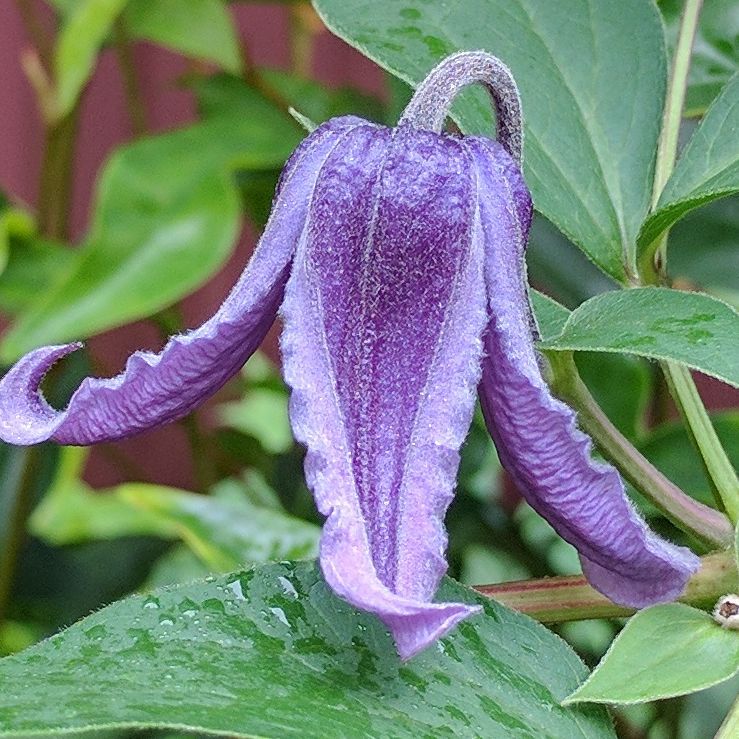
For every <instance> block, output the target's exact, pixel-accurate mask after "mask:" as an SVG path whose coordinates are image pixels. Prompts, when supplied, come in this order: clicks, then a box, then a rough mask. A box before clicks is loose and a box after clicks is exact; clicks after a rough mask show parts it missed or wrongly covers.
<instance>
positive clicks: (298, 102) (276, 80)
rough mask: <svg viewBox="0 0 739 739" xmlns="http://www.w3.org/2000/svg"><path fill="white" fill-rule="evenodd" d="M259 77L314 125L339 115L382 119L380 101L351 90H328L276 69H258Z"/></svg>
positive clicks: (383, 114) (312, 81)
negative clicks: (313, 122)
mask: <svg viewBox="0 0 739 739" xmlns="http://www.w3.org/2000/svg"><path fill="white" fill-rule="evenodd" d="M260 74H261V76H262V77H263V78H264V81H265V82H266V83H267V84H268V85H269V87H271V88H272V89H274V90H275V91H276V92H277V93H278V94H279V95H280V97H282V98H283V99H284V100H285V101H286V102H287V103H289V104H290V105H291V106H293V107H295V108H297V109H299V110H300V112H301V113H303V114H304V115H305V116H306V117H307V118H309V119H310V120H311V121H315V122H316V123H323V122H324V121H327V120H328V119H329V118H334V117H336V116H340V115H357V116H360V117H361V118H368V119H370V120H373V121H384V119H385V110H384V107H383V105H382V102H381V101H380V100H378V99H377V98H376V97H374V96H372V95H366V94H364V93H361V92H359V91H358V90H355V89H354V88H351V87H339V88H336V89H331V88H328V87H326V86H325V85H321V84H319V83H318V82H316V81H315V80H309V79H305V78H302V77H298V76H296V75H294V74H291V73H290V72H285V71H283V70H279V69H262V70H260Z"/></svg>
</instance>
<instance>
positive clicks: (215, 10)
mask: <svg viewBox="0 0 739 739" xmlns="http://www.w3.org/2000/svg"><path fill="white" fill-rule="evenodd" d="M123 20H124V23H125V27H126V31H127V33H129V34H130V35H131V36H132V37H134V38H139V39H147V40H149V41H154V42H156V43H158V44H162V45H163V46H168V47H170V48H172V49H175V50H176V51H180V52H182V53H184V54H187V55H188V56H193V57H196V58H199V59H208V60H210V61H213V62H216V63H217V64H220V65H221V66H222V67H223V68H224V69H227V70H228V71H229V72H233V73H234V74H238V73H239V72H240V70H241V53H240V51H239V39H238V37H237V34H236V29H235V28H234V25H233V21H232V20H231V16H230V14H229V12H228V8H227V7H226V5H225V4H224V3H223V1H222V0H128V5H127V7H126V10H125V13H124V16H123Z"/></svg>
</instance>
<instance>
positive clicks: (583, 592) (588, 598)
mask: <svg viewBox="0 0 739 739" xmlns="http://www.w3.org/2000/svg"><path fill="white" fill-rule="evenodd" d="M737 580H738V576H737V571H736V567H735V565H734V562H733V560H732V556H731V553H730V552H720V553H717V554H709V555H707V556H705V557H702V558H701V567H700V570H698V572H696V573H695V575H693V577H692V578H691V579H690V581H689V582H688V585H687V587H686V588H685V592H684V593H683V595H682V596H681V597H680V598H679V600H680V602H682V603H687V604H689V605H692V606H697V607H702V608H710V607H711V606H712V605H713V603H714V602H715V600H716V598H718V597H720V596H721V595H722V594H723V593H726V592H727V591H730V590H734V589H735V588H736V587H737ZM474 588H475V590H477V591H478V592H479V593H482V594H483V595H486V596H488V597H489V598H494V599H495V600H497V601H499V602H501V603H503V605H506V606H508V607H509V608H513V609H514V610H516V611H520V612H521V613H526V614H527V615H529V616H531V617H532V618H535V619H536V620H537V621H541V622H542V623H556V622H563V621H580V620H585V619H592V618H620V617H623V616H630V615H631V614H632V613H634V609H633V608H624V607H623V606H619V605H616V604H615V603H613V602H612V601H610V600H609V599H608V598H606V597H605V595H601V594H600V593H599V592H598V591H597V590H595V589H593V588H592V587H591V586H590V585H589V584H588V582H587V580H586V579H585V578H584V577H583V576H582V575H578V576H571V577H545V578H542V579H540V580H521V581H518V582H506V583H500V584H497V585H475V586H474ZM727 736H728V735H727Z"/></svg>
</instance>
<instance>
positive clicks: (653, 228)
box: [639, 73, 739, 249]
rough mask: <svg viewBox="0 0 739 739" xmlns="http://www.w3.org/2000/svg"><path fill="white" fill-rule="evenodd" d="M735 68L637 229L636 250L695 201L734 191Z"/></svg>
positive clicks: (738, 157) (738, 99)
mask: <svg viewBox="0 0 739 739" xmlns="http://www.w3.org/2000/svg"><path fill="white" fill-rule="evenodd" d="M737 129H739V73H737V74H735V75H734V77H732V79H731V80H730V81H729V82H728V83H727V84H726V86H725V87H724V89H723V90H722V92H721V94H720V95H719V96H718V97H717V98H716V99H715V100H714V101H713V103H712V104H711V107H710V108H709V109H708V111H707V112H706V115H705V117H704V118H703V120H702V121H701V123H700V125H699V126H698V128H697V129H696V130H695V132H694V133H693V135H692V136H691V138H690V141H689V142H688V143H687V145H686V146H685V148H684V149H683V151H682V153H681V154H680V159H679V160H678V162H677V164H676V165H675V171H674V172H673V173H672V175H671V177H670V179H669V180H668V181H667V184H666V185H665V189H664V190H663V191H662V195H661V196H660V199H659V202H658V203H657V208H656V210H655V212H654V213H653V214H652V215H651V216H650V217H649V219H648V220H647V222H646V223H645V224H644V226H643V228H642V230H641V233H640V234H639V247H640V249H647V248H648V247H649V245H650V244H652V242H653V241H654V240H655V239H656V238H657V237H658V236H659V235H660V234H661V233H662V232H663V231H664V230H665V229H666V228H669V227H670V226H671V225H672V224H673V223H675V221H677V220H679V219H680V218H682V217H683V216H684V215H685V214H686V213H688V212H689V211H691V210H693V209H694V208H697V207H698V206H699V205H703V204H704V203H708V202H710V201H712V200H716V199H717V198H722V197H725V196H726V195H731V194H732V193H736V192H739V147H737V145H736V132H737Z"/></svg>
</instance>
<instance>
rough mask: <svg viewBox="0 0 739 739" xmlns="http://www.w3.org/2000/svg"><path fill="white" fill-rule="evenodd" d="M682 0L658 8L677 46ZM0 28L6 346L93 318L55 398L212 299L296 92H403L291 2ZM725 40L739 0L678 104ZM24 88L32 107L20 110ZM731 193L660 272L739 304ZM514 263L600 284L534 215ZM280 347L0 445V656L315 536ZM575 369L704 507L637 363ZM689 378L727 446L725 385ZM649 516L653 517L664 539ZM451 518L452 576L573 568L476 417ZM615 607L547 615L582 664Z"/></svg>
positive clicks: (111, 6) (17, 9) (726, 72)
mask: <svg viewBox="0 0 739 739" xmlns="http://www.w3.org/2000/svg"><path fill="white" fill-rule="evenodd" d="M81 5H84V6H85V7H83V8H82V10H80V6H81ZM87 6H89V7H87ZM680 7H681V3H680V2H678V1H677V0H675V1H674V2H673V0H667V1H665V2H662V3H660V8H661V10H662V12H663V13H664V18H665V22H666V27H667V32H668V33H667V37H668V42H669V43H670V44H674V39H675V33H676V31H675V28H676V22H677V18H678V16H679V12H680ZM0 36H2V43H1V45H2V47H3V53H4V54H5V56H4V57H3V60H4V70H5V71H4V72H3V75H4V76H5V78H6V79H5V81H4V84H5V87H4V89H3V99H4V100H5V101H6V105H5V106H4V108H3V111H2V113H0V140H1V141H2V144H3V148H2V152H3V156H0V186H1V187H2V192H0V311H1V312H2V317H3V326H4V328H5V330H4V332H3V334H2V338H1V339H0V361H2V363H3V365H5V366H7V365H8V364H10V363H12V362H13V361H14V360H15V359H16V358H17V357H18V356H19V355H21V354H22V353H23V352H25V351H27V350H29V349H31V348H34V347H35V346H38V345H40V344H45V343H58V342H61V341H65V340H69V339H79V338H90V337H97V338H95V339H94V340H93V341H92V342H91V343H90V345H89V347H88V349H87V351H86V352H85V353H81V354H79V355H75V356H74V357H73V358H71V359H70V360H68V361H66V362H65V363H64V364H63V366H61V367H59V368H58V369H56V370H55V372H54V373H53V375H52V376H51V377H50V378H49V380H48V382H47V386H46V389H47V392H48V394H49V396H50V398H51V400H52V402H54V403H55V404H60V405H61V404H63V403H64V401H65V398H67V397H68V396H69V394H70V392H71V391H72V390H73V389H74V387H76V384H77V383H78V382H79V380H80V379H81V378H82V377H83V376H84V375H86V374H87V373H89V372H96V373H100V374H112V373H114V372H116V371H117V369H118V368H119V366H120V361H121V360H122V358H123V357H124V356H125V355H126V354H127V353H128V350H129V349H130V348H134V347H138V346H143V345H146V346H147V347H152V348H155V347H158V346H160V345H161V344H162V342H163V340H164V337H166V336H167V335H168V334H170V333H171V332H173V331H179V330H182V329H184V328H185V327H186V326H188V325H193V324H194V323H195V322H197V321H199V320H201V319H202V318H203V317H205V316H206V315H207V314H208V312H209V311H210V309H211V308H212V307H213V306H214V305H216V304H217V303H218V301H219V300H220V299H222V298H223V297H224V296H225V293H226V290H227V288H228V286H229V285H230V283H231V282H232V280H233V276H234V275H235V274H237V273H238V271H239V269H240V267H241V266H242V265H243V263H244V262H245V261H246V259H247V257H248V253H249V250H250V248H251V246H252V245H253V243H254V240H255V237H256V236H257V235H258V233H259V232H260V230H261V228H262V227H263V225H264V223H265V220H266V217H267V215H268V213H269V207H270V203H271V198H272V193H273V190H274V187H275V184H276V182H277V178H278V175H279V172H280V169H281V166H282V164H283V163H284V161H285V159H286V157H287V156H288V155H289V153H290V152H291V151H292V149H293V148H294V147H295V146H296V144H297V143H298V142H299V141H300V139H301V138H302V137H303V136H304V135H305V132H304V131H303V130H302V128H301V126H300V125H299V124H298V123H297V121H296V120H295V119H294V118H293V117H292V116H291V115H290V113H289V111H290V109H291V108H294V109H296V110H297V111H299V113H301V114H303V115H304V116H306V117H307V118H309V119H310V120H312V121H315V122H321V121H324V120H326V119H328V118H330V117H332V116H336V115H341V114H346V113H352V114H355V115H360V116H364V117H367V118H371V119H374V120H377V121H381V122H385V123H390V124H392V123H394V122H395V121H396V120H397V117H398V114H399V111H400V110H401V109H402V107H403V105H404V103H405V102H406V100H407V99H408V95H409V89H410V88H408V87H407V86H406V85H405V83H403V82H401V81H399V80H397V79H396V78H394V77H391V76H390V75H386V74H385V73H383V72H381V71H380V70H379V69H378V68H377V67H375V66H374V65H372V64H371V63H370V62H369V61H368V60H366V59H364V58H363V57H361V56H360V55H359V54H358V53H357V52H354V51H352V50H350V49H349V48H348V47H346V46H345V45H343V43H342V42H340V41H339V40H338V39H336V38H333V37H330V36H329V35H328V33H327V31H326V29H325V28H324V27H323V25H322V23H321V21H320V20H319V18H318V16H317V15H316V14H315V13H314V11H313V10H312V9H311V7H310V6H309V5H308V4H307V3H304V2H297V1H296V2H285V3H272V4H270V3H250V2H238V3H223V2H221V1H220V0H128V2H123V0H117V1H116V0H109V1H108V2H105V3H85V2H77V0H53V2H51V3H44V2H40V1H38V2H37V1H36V0H17V2H10V1H8V2H6V3H4V4H3V5H2V7H0ZM737 44H739V14H738V13H737V7H736V4H735V3H731V2H721V1H719V0H715V1H714V2H708V3H706V8H705V11H704V13H703V16H702V19H701V27H700V31H699V35H698V41H697V43H696V52H695V62H694V64H693V68H692V70H691V77H690V88H689V93H688V114H689V116H690V117H691V118H699V117H700V116H701V115H702V114H703V113H704V112H705V110H706V107H707V105H708V104H709V103H710V101H711V100H712V99H713V98H714V97H715V96H716V94H717V93H718V91H719V89H720V88H721V86H722V85H723V84H724V83H725V82H726V80H727V79H728V78H729V77H730V76H731V74H733V73H734V72H735V71H736V69H737V57H738V50H737ZM162 70H165V73H164V74H163V73H162ZM16 89H17V90H21V91H22V92H21V93H19V94H20V95H21V97H22V96H25V98H22V99H25V101H26V102H25V105H22V106H18V107H17V108H16V106H15V105H14V99H15V97H14V92H13V91H14V90H16ZM16 97H17V96H16ZM29 101H31V102H29ZM106 106H108V108H107V109H106ZM34 108H35V110H34ZM30 118H33V122H32V123H29V122H28V120H29V119H30ZM685 125H686V127H688V128H690V127H691V126H694V123H692V122H690V121H688V122H686V124H685ZM93 182H94V185H93ZM90 192H91V197H89V203H88V197H87V194H88V193H90ZM738 204H739V203H738V201H737V198H736V197H731V198H727V199H724V200H721V201H718V202H715V203H713V204H711V205H708V206H706V207H704V208H702V209H699V210H696V211H694V212H693V213H691V214H690V215H688V216H687V217H686V218H685V219H684V220H682V221H681V222H679V223H678V224H677V225H676V226H675V227H674V230H673V235H672V241H671V254H670V263H669V268H670V273H671V277H672V279H673V281H674V284H675V285H676V286H680V287H682V288H684V289H697V288H699V289H701V290H703V291H705V292H707V293H709V294H713V295H716V296H717V297H720V298H722V299H723V300H725V301H726V302H729V303H731V304H733V305H734V306H738V305H739V261H738V260H739V250H738V249H737V241H738V239H739V209H738V208H737V205H738ZM528 264H529V272H530V278H531V282H532V284H533V285H534V286H535V287H536V288H537V289H540V290H542V291H543V292H545V293H547V294H549V295H550V296H552V297H554V298H555V299H556V300H558V301H559V302H560V303H562V304H563V305H565V306H567V307H569V308H575V307H576V306H578V305H579V304H580V303H582V302H583V301H584V300H586V299H587V298H589V297H591V296H593V295H596V294H598V293H601V292H603V291H607V290H611V289H613V288H614V287H615V286H616V284H615V283H614V282H613V281H612V278H610V277H609V276H607V275H606V274H605V272H603V271H601V270H600V269H598V268H597V267H596V266H595V265H594V264H593V263H592V262H590V261H589V260H588V259H587V258H586V257H585V256H584V255H583V253H582V252H581V251H580V250H578V249H577V248H575V247H574V245H573V244H572V243H570V241H568V239H567V238H566V237H565V236H564V235H563V234H562V233H561V232H560V231H558V230H557V228H556V227H555V226H553V225H552V224H551V223H550V222H548V221H547V220H546V219H545V218H543V217H542V216H539V215H537V217H536V221H535V224H534V227H533V233H532V238H531V246H530V249H529V254H528ZM194 291H196V292H195V297H194V299H193V298H188V299H187V300H185V298H186V297H187V296H190V295H191V294H192V293H193V292H194ZM121 327H125V328H121ZM278 361H279V358H278V352H277V349H276V342H275V340H274V336H273V335H271V337H270V339H269V340H268V342H267V344H266V346H265V347H264V352H262V353H260V354H258V355H256V356H254V357H253V358H252V359H251V360H250V361H249V363H248V364H247V365H246V367H245V369H244V371H243V373H242V374H241V376H240V377H238V378H237V379H235V380H234V381H233V382H231V383H230V384H229V385H228V386H227V387H226V388H224V389H223V391H221V392H220V393H219V394H218V396H217V397H216V398H214V399H213V401H212V402H210V403H209V404H208V405H207V407H206V408H205V409H204V410H202V411H200V412H199V413H198V414H197V416H195V417H193V418H189V419H185V420H183V421H181V422H179V423H178V424H177V426H176V427H175V428H173V429H169V430H165V431H163V432H156V433H153V434H151V435H150V436H149V437H147V438H146V439H144V440H143V441H141V440H139V441H133V442H122V443H119V444H107V445H104V446H103V447H101V448H98V449H95V450H93V451H92V452H90V451H88V450H80V449H73V448H61V449H60V448H57V447H56V446H53V445H43V446H41V447H38V448H33V449H17V448H11V447H7V446H0V651H2V653H4V654H8V653H11V652H14V651H17V650H19V649H22V648H24V647H25V646H27V645H29V644H31V643H33V642H35V641H37V640H38V639H40V638H42V637H44V636H47V635H49V634H51V633H53V632H55V631H56V630H58V629H60V628H61V627H63V626H65V625H68V624H70V623H71V622H73V621H75V620H77V619H78V618H80V617H82V616H84V615H85V614H87V613H89V612H90V611H91V610H93V609H97V608H99V607H101V606H102V605H104V604H106V603H108V602H111V601H112V600H114V599H117V598H119V597H121V596H123V595H125V594H127V593H129V592H132V591H136V590H138V591H147V590H148V589H151V588H152V587H155V586H156V585H160V584H164V583H174V582H186V581H189V580H191V579H193V578H196V577H198V576H201V575H203V574H206V573H214V572H226V571H229V570H232V569H234V568H236V567H238V566H240V565H242V564H245V563H254V562H266V561H269V560H280V559H295V558H303V557H311V556H314V555H315V553H316V546H317V537H318V533H319V524H320V521H319V518H318V516H317V513H316V511H315V508H314V505H313V502H312V500H311V497H310V495H309V493H308V491H307V490H306V488H305V485H304V482H303V475H302V466H301V465H302V450H301V449H299V448H297V447H296V446H295V445H294V443H293V441H292V436H291V433H290V428H289V425H288V421H287V392H286V389H285V387H284V385H283V383H282V380H281V379H280V375H279V369H278ZM577 362H578V366H579V368H580V370H581V373H582V376H583V378H584V380H585V382H586V384H587V385H588V386H589V388H590V389H591V392H592V393H593V395H594V396H595V397H596V399H597V400H598V401H599V402H600V404H601V405H602V407H603V408H604V410H605V411H606V413H607V414H608V416H609V417H610V418H611V420H612V421H613V422H614V423H615V425H616V426H617V427H618V428H619V429H620V430H621V431H622V432H623V433H624V434H625V435H626V436H627V437H628V438H629V439H630V440H631V441H633V442H634V444H635V445H636V446H637V447H638V448H639V449H640V450H641V451H642V452H643V453H644V454H645V455H646V456H647V457H648V458H649V459H650V460H651V461H652V462H653V463H654V464H655V465H656V466H657V467H659V468H660V469H661V470H662V471H663V472H664V473H665V474H666V475H667V476H668V477H670V478H671V479H672V480H674V481H675V482H676V483H678V485H680V486H681V487H682V488H683V489H684V490H685V491H687V492H688V493H690V494H691V495H694V496H695V497H696V498H698V499H700V500H703V501H704V502H709V501H710V500H711V492H710V485H709V483H708V480H707V479H706V477H705V474H704V473H703V468H702V466H701V464H700V462H699V459H698V457H697V455H696V452H695V451H694V449H693V447H692V445H691V443H690V441H689V439H688V437H687V435H686V433H685V431H684V430H683V428H682V426H680V425H679V424H677V423H676V422H675V419H676V413H675V409H674V408H673V406H672V404H671V402H670V401H669V399H668V394H667V392H666V389H665V386H664V383H663V381H662V380H661V378H660V376H659V375H658V373H657V372H656V371H655V366H654V365H652V364H650V363H648V362H646V361H645V360H643V359H640V358H636V357H625V356H621V355H610V354H595V353H587V352H585V353H580V354H578V356H577ZM699 380H700V383H701V389H702V390H703V391H704V395H705V398H706V400H707V402H708V405H709V406H710V407H711V408H713V409H714V410H715V412H716V415H715V417H714V421H715V424H716V428H717V431H718V433H719V436H720V437H721V439H722V440H723V442H724V443H725V445H726V448H727V450H728V452H729V454H730V456H731V458H732V460H733V461H734V462H735V464H739V410H737V409H736V408H735V407H734V406H735V405H736V400H737V398H736V394H735V393H733V392H731V391H730V390H728V389H727V387H726V386H722V385H720V384H719V383H718V382H716V381H713V380H709V379H707V378H699ZM642 503H643V502H642ZM644 510H645V511H646V513H647V515H648V516H649V517H650V519H651V522H652V524H653V525H654V527H655V528H657V529H658V530H662V531H664V532H666V533H669V535H670V536H672V537H674V538H678V539H679V538H680V536H681V535H680V534H679V532H677V531H676V530H674V529H673V528H672V527H671V526H670V525H669V524H668V523H667V522H666V521H665V520H664V519H662V518H661V517H660V515H659V514H658V513H657V512H656V511H655V510H653V509H651V508H649V506H647V505H646V504H644ZM448 527H449V533H450V542H449V556H450V574H452V575H453V576H454V577H457V578H459V579H461V580H462V581H463V582H465V583H469V584H480V583H495V582H502V581H506V580H512V579H523V578H527V577H532V576H533V577H540V576H544V575H549V574H571V573H575V572H578V571H579V563H578V560H577V556H576V554H575V552H574V550H573V549H572V548H571V547H570V546H569V545H567V544H566V543H564V542H563V541H562V540H561V539H559V538H558V537H557V536H556V535H555V534H554V532H553V531H552V530H551V528H550V527H549V526H548V524H546V523H545V522H544V521H543V520H542V519H541V518H540V517H539V516H538V515H537V514H536V513H534V512H533V510H531V509H530V508H529V507H528V506H527V505H526V504H525V503H523V502H522V500H521V497H520V495H519V494H518V492H517V491H516V490H515V488H514V487H513V485H512V484H511V482H510V481H509V480H508V479H506V477H505V476H504V475H503V474H502V473H501V469H500V466H499V463H498V460H497V457H496V454H495V450H494V448H493V445H492V443H491V441H490V439H489V436H488V434H487V432H486V431H485V429H484V425H483V423H482V420H481V418H480V416H479V413H478V415H477V416H476V418H475V421H474V423H473V426H472V430H471V432H470V435H469V438H468V440H467V442H466V444H465V446H464V449H463V455H462V465H461V470H460V475H459V489H458V495H457V497H456V500H455V502H454V504H453V505H452V508H451V509H450V511H449V515H448ZM619 625H620V624H619V622H618V621H612V622H609V621H599V622H580V623H572V624H566V625H563V626H562V627H560V629H559V630H560V632H561V633H562V635H563V636H564V637H565V638H566V639H567V640H568V641H569V642H570V643H571V644H572V645H573V646H574V647H575V648H576V649H577V650H578V651H579V653H580V654H581V655H582V656H583V658H584V659H585V660H586V662H588V663H589V664H594V663H595V662H596V661H597V659H598V658H599V657H600V656H601V655H602V653H603V652H604V650H605V648H606V647H607V645H608V644H609V642H610V641H611V639H612V638H613V636H614V634H615V633H616V631H617V630H618V628H619ZM738 686H739V684H738V683H737V682H736V680H734V681H731V682H729V683H726V684H724V685H721V686H719V687H717V688H714V689H711V690H708V691H704V692H702V693H699V694H696V695H693V696H690V697H688V698H684V699H671V700H667V701H661V702H658V703H654V704H649V705H644V706H636V707H633V708H630V709H620V710H619V712H618V717H617V723H618V729H619V731H620V733H621V734H622V736H624V737H650V739H659V738H660V737H677V736H680V737H686V738H690V739H693V738H699V737H704V736H705V737H708V736H711V735H712V733H713V731H714V730H715V728H716V726H717V724H718V723H719V721H720V718H721V716H723V715H724V714H725V713H726V710H727V708H728V705H729V702H730V700H731V699H732V697H733V695H734V694H735V693H736V690H737V687H738Z"/></svg>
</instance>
